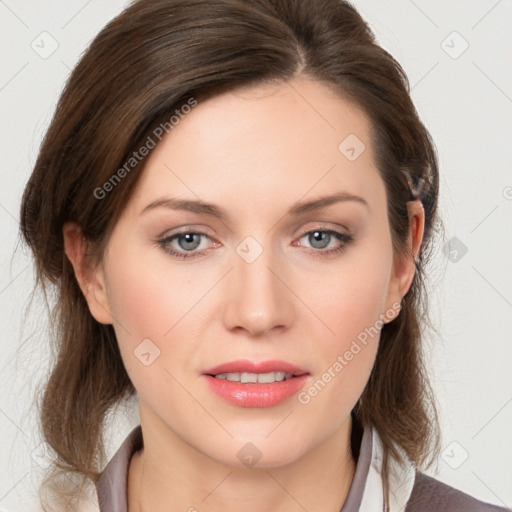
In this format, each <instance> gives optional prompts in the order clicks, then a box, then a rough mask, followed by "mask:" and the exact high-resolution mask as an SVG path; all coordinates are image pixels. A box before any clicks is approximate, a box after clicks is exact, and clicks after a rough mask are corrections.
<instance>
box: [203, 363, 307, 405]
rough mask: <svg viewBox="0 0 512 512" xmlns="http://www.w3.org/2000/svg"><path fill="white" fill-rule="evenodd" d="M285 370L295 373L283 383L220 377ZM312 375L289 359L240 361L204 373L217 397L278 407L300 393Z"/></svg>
mask: <svg viewBox="0 0 512 512" xmlns="http://www.w3.org/2000/svg"><path fill="white" fill-rule="evenodd" d="M277 371H282V372H285V373H290V374H292V375H293V377H292V378H291V379H288V380H283V381H280V382H272V383H268V384H264V383H259V382H258V383H254V382H251V383H246V384H243V383H241V382H232V381H228V380H221V379H216V378H215V377H213V375H218V374H219V373H269V372H277ZM309 377H310V374H309V373H308V372H307V371H306V370H304V369H302V368H299V367H298V366H295V365H293V364H291V363H287V362H285V361H277V360H273V361H270V360H269V361H248V360H238V361H231V362H229V363H224V364H221V365H218V366H215V367H213V368H209V369H208V370H206V371H205V372H204V373H203V378H204V379H205V381H206V384H207V385H208V388H209V389H210V390H211V391H212V392H213V393H215V394H216V395H217V396H219V397H221V398H222V399H224V400H226V401H227V402H229V403H231V404H234V405H237V406H239V407H257V408H263V407H274V406H276V405H278V404H280V403H282V402H284V401H285V400H287V399H289V398H290V397H292V396H293V395H295V394H296V393H298V392H299V391H300V390H301V389H302V388H303V387H304V385H305V384H306V382H307V381H308V380H309Z"/></svg>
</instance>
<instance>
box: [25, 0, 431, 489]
mask: <svg viewBox="0 0 512 512" xmlns="http://www.w3.org/2000/svg"><path fill="white" fill-rule="evenodd" d="M298 75H302V76H304V77H307V78H310V79H311V80H316V81H319V82H322V83H325V84H327V85H328V86H330V87H331V88H332V89H334V90H335V91H337V92H338V93H339V95H340V97H344V98H346V99H348V100H350V101H352V102H354V103H355V104H356V105H358V106H359V107H361V108H362V109H363V111H364V112H365V113H366V114H367V115H368V117H369V119H370V121H371V124H372V145H373V151H374V155H375V159H376V164H377V167H378V169H379V172H380V174H381V176H382V179H383V181H384V183H385V186H386V193H387V207H388V216H389V223H390V227H391V233H392V240H393V250H394V252H395V255H403V254H407V249H406V247H407V246H406V240H407V234H408V229H409V223H408V212H407V205H406V203H407V201H409V200H411V199H414V198H419V199H421V201H422V203H423V206H424V210H425V233H424V239H423V243H422V246H421V249H420V253H419V255H418V258H417V260H416V273H415V276H414V280H413V283H412V285H411V288H410V289H409V291H408V293H407V294H406V295H405V297H404V298H403V301H402V310H401V313H400V315H399V316H398V317H397V318H396V319H395V320H394V321H392V322H390V323H388V324H386V325H384V326H383V328H382V331H381V341H380V345H379V350H378V354H377V358H376V362H375V365H374V368H373V371H372V373H371V376H370V378H369V382H368V384H367V386H366V388H365V390H364V392H363V394H362V396H361V398H360V400H359V401H358V403H357V405H356V407H355V409H354V411H353V414H354V417H355V418H356V419H357V421H358V422H359V423H360V425H362V426H363V427H364V426H368V425H373V426H374V427H375V428H376V430H377V431H378V433H379V435H380V437H381V439H382V442H383V445H384V449H385V457H386V459H385V460H387V457H388V456H393V457H395V458H396V459H397V460H402V456H401V453H400V450H402V451H403V452H404V453H405V455H406V456H407V457H408V458H409V459H410V460H411V461H412V462H413V464H414V465H415V466H416V467H417V468H421V467H424V466H425V465H426V464H428V463H429V462H430V461H433V460H434V459H435V458H436V457H437V455H438V451H439V426H438V418H437V413H436V409H435V401H434V398H433V396H432V392H431V388H430V386H429V383H428V380H427V377H426V372H425V368H424V365H423V348H422V333H423V329H424V325H426V322H427V320H428V314H427V307H426V293H425V291H426V290H425V284H424V277H425V271H424V269H425V264H426V263H427V261H428V258H429V252H431V251H430V249H431V247H432V240H433V236H432V235H433V233H434V232H435V231H436V227H437V226H439V225H440V221H439V219H438V217H437V202H438V164H437V156H436V152H435V147H434V144H433V142H432V140H431V138H430V135H429V133H428V131H427V130H426V128H425V126H424V125H423V124H422V122H421V121H420V119H419V117H418V114H417V112H416V109H415V107H414V105H413V103H412V100H411V98H410V95H409V92H410V90H409V83H408V79H407V76H406V74H405V72H404V70H403V69H402V67H401V66H400V64H398V63H397V62H396V61H395V60H394V58H393V57H392V56H391V55H390V54H389V53H388V52H386V51H385V50H384V49H383V48H381V47H380V46H379V45H378V44H377V43H376V42H375V38H374V36H373V34H372V32H371V30H370V28H369V27H368V25H367V24H366V23H365V21H364V20H363V19H362V18H361V16H360V15H359V14H358V12H357V11H356V10H355V8H354V7H353V6H352V5H351V4H350V3H349V2H345V1H341V0H315V1H309V0H251V2H246V1H244V0H216V1H215V2H209V1H207V0H139V1H136V2H134V3H132V4H131V5H130V6H129V7H128V8H127V9H126V10H125V11H123V12H122V13H121V14H120V15H119V16H117V17H116V18H115V19H113V20H112V21H111V22H110V23H109V24H108V25H107V26H106V27H105V28H104V29H103V30H102V31H101V32H100V33H99V34H98V35H97V37H96V38H95V39H94V40H93V41H92V43H91V45H90V47H89V48H88V50H87V51H86V52H85V53H84V55H83V56H82V58H81V59H80V61H79V63H78V64H77V66H76V67H75V69H74V70H73V72H72V73H71V75H70V77H69V80H68V81H67V83H66V86H65V88H64V91H63V93H62V95H61V97H60V99H59V102H58V105H57V108H56V111H55V114H54V117H53V119H52V122H51V125H50V127H49V129H48V131H47V133H46V135H45V137H44V140H43V143H42V146H41V149H40V152H39V155H38V158H37V161H36V164H35V167H34V170H33V172H32V175H31V177H30V179H29V181H28V183H27V186H26V189H25V191H24V195H23V200H22V204H21V233H22V235H23V237H24V239H25V241H26V242H27V243H28V245H29V246H30V247H31V249H32V251H33V253H34V257H35V265H36V271H37V281H36V286H40V287H41V289H42V291H43V292H44V296H45V298H46V297H47V290H48V287H49V286H50V287H52V290H53V291H54V292H55V293H56V298H55V303H54V305H53V306H52V310H51V320H52V322H51V323H52V324H53V325H54V326H55V327H54V332H53V333H52V334H51V336H52V340H53V341H54V344H55V345H54V346H55V362H54V365H53V367H52V370H51V374H50V376H49V379H48V381H47V383H45V387H44V390H43V395H42V399H41V403H40V422H41V429H42V433H43V436H44V439H45V440H46V442H47V443H48V444H49V445H50V446H51V447H52V448H53V450H55V452H56V454H57V455H58V458H57V460H56V461H55V464H54V467H53V473H52V474H51V475H50V477H49V478H48V479H47V483H48V482H50V481H51V480H52V479H54V478H56V477H57V476H58V475H59V474H62V473H63V472H71V473H75V474H78V475H82V476H83V477H84V481H85V479H87V478H89V479H91V480H92V481H95V479H96V478H97V476H98V473H99V471H101V469H102V464H103V463H104V459H105V452H104V439H103V432H104V428H105V421H106V418H107V416H108V414H109V412H111V411H112V409H113V407H114V406H115V405H116V404H119V403H121V402H122V401H123V400H124V399H126V398H128V397H131V396H133V395H134V393H135V389H134V387H133V385H132V383H131V381H130V379H129V378H128V375H127V373H126V370H125V368H124V365H123V362H122V359H121V356H120V352H119V349H118V345H117V341H116V337H115V333H114V330H113V327H112V326H111V325H103V324H100V323H98V322H97V321H95V319H94V318H93V317H92V315H91V314H90V311H89V309H88V306H87V302H86V300H85V298H84V296H83V294H82V292H81V290H80V287H79V286H78V283H77V280H76V278H75V274H74V271H73V267H72V266H71V264H70V262H69V261H68V259H67V257H66V256H65V253H64V247H63V233H62V229H63V225H64V223H65V222H68V221H73V222H76V223H77V224H78V225H79V226H80V227H81V230H82V233H83V237H84V239H85V240H86V241H87V242H88V244H89V248H90V251H89V252H88V254H87V257H88V258H90V259H91V260H95V261H98V260H99V259H101V255H102V251H103V249H104V247H105V244H106V243H107V240H108V237H109V233H110V232H111V230H112V228H113V226H114V225H115V223H116V221H117V219H118V218H119V216H120V214H121V212H122V211H123V208H124V206H125V205H126V204H127V201H128V200H129V198H130V195H131V194H132V192H133V190H134V187H135V185H136V184H137V181H138V179H139V178H140V176H141V171H142V169H143V161H140V162H137V163H136V164H135V165H133V168H131V169H130V170H129V172H126V173H125V176H124V177H123V180H122V183H119V184H117V186H115V187H114V188H113V190H112V191H111V192H110V193H109V194H107V195H106V196H105V197H103V198H100V199H98V198H97V196H98V194H97V192H96V193H95V191H97V190H98V189H99V188H101V187H103V186H104V184H105V183H107V182H109V180H111V179H112V176H113V175H114V174H115V173H116V172H117V171H118V170H119V169H120V168H122V166H123V165H124V164H125V162H127V160H129V159H130V157H131V156H132V155H133V152H134V151H136V150H137V149H138V148H140V147H141V146H142V145H143V144H144V142H145V141H147V137H148V136H150V135H151V133H153V131H154V128H155V126H157V125H159V123H162V121H163V120H165V119H168V118H169V116H170V115H171V113H172V112H174V111H175V110H176V109H179V108H180V106H183V105H184V104H185V103H187V101H189V100H190V99H191V98H194V99H195V100H196V101H199V102H200V101H203V100H205V99H207V98H209V97H212V96H215V95H218V94H221V93H223V92H228V91H233V90H236V89H237V88H241V87H246V86H251V85H263V84H266V83H280V82H284V81H289V80H290V79H292V78H293V77H295V76H298ZM152 130H153V131H152ZM409 256H412V255H411V254H410V253H409ZM397 448H398V449H397ZM429 456H430V457H429ZM385 480H386V479H385Z"/></svg>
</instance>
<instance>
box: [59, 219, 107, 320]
mask: <svg viewBox="0 0 512 512" xmlns="http://www.w3.org/2000/svg"><path fill="white" fill-rule="evenodd" d="M62 234H63V237H64V251H65V253H66V256H67V258H68V260H69V261H70V263H71V265H72V266H73V270H74V272H75V277H76V280H77V282H78V285H79V286H80V289H81V290H82V293H83V294H84V297H85V299H86V300H87V304H88V306H89V310H90V312H91V314H92V316H93V317H94V318H95V319H96V320H97V321H98V322H100V323H102V324H111V323H112V315H111V314H110V307H109V304H108V297H107V293H106V288H105V279H104V275H103V268H102V266H101V264H100V265H97V266H96V267H94V268H93V267H91V266H90V265H89V264H88V262H87V258H86V257H85V255H86V250H87V242H86V240H85V239H84V238H83V237H82V231H81V229H80V227H79V226H78V225H77V224H75V223H73V222H68V223H66V224H64V227H63V229H62Z"/></svg>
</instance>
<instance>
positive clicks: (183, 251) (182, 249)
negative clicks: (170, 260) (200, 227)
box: [157, 231, 209, 259]
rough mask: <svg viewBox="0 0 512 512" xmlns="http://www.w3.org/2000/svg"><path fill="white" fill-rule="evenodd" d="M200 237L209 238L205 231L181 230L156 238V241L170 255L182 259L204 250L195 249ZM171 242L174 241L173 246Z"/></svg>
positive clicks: (199, 243) (199, 242) (196, 254)
mask: <svg viewBox="0 0 512 512" xmlns="http://www.w3.org/2000/svg"><path fill="white" fill-rule="evenodd" d="M202 237H206V238H209V236H208V235H207V234H206V233H202V232H200V231H181V232H180V233H175V234H174V235H171V236H169V237H166V238H163V239H161V240H158V241H157V243H158V245H159V246H160V247H161V248H162V249H163V250H164V251H165V252H166V253H168V254H170V255H171V256H175V257H177V258H183V259H186V258H195V257H196V256H198V254H200V253H201V252H204V250H205V249H202V250H200V251H196V249H197V248H198V247H199V246H200V245H201V238H202ZM173 242H176V243H175V245H174V246H173V245H172V244H173ZM176 246H177V248H176ZM189 253H190V254H189Z"/></svg>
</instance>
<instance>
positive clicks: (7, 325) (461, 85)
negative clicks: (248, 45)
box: [0, 0, 512, 512]
mask: <svg viewBox="0 0 512 512" xmlns="http://www.w3.org/2000/svg"><path fill="white" fill-rule="evenodd" d="M354 4H355V5H356V7H357V8H359V10H360V12H361V13H362V15H363V16H364V17H365V18H366V19H367V20H368V21H369V22H370V24H371V26H372V27H373V29H374V30H375V32H376V34H377V37H378V40H379V42H380V43H381V44H382V45H383V46H384V47H385V48H386V49H387V50H388V51H389V52H390V53H391V54H392V55H394V56H395V58H396V59H397V60H398V61H399V62H400V63H401V64H402V65H403V67H404V69H405V70H406V72H407V74H408V76H409V78H410V82H411V87H412V95H413V99H414V102H415V104H416V106H417V108H418V111H419V113H420V116H421V117H422V119H423V120H424V122H425V124H426V125H427V127H428V129H429V130H430V131H431V133H432V135H433V137H434V140H435V142H436V145H437V148H438V151H439V158H440V170H441V189H442V190H441V212H442V216H443V219H444V222H445V226H446V239H445V240H444V242H443V243H442V244H440V246H439V247H438V251H437V253H436V256H435V260H434V264H433V265H432V277H433V281H432V285H431V301H432V313H433V317H434V320H435V322H436V325H437V326H438V329H439V335H438V336H431V338H432V339H431V347H432V348H431V361H430V364H431V373H432V380H433V383H434V386H435V391H436V393H437V396H438V400H439V406H440V412H441V419H442V432H443V449H444V451H443V456H442V457H441V459H440V460H439V463H438V465H437V467H435V468H432V470H431V471H430V474H432V475H435V476H436V477H437V478H438V479H440V480H442V481H444V482H446V483H448V484H450V485H453V486H455V487H457V488H459V489H461V490H463V491H465V492H467V493H470V494H472V495H473V496H475V497H477V498H479V499H482V500H485V501H489V502H492V503H495V504H499V505H502V506H504V505H507V506H509V507H511V506H512V485H511V484H512V471H511V469H510V461H511V460H512V436H511V425H512V385H511V384H512V382H511V381H512V379H511V372H510V363H511V359H512V358H511V356H512V343H511V341H512V340H511V334H510V333H511V331H512V272H511V266H510V262H511V261H512V258H511V256H512V236H511V234H512V230H511V227H512V226H511V224H512V222H511V220H512V215H511V213H512V172H511V169H510V163H511V161H512V143H511V141H512V137H511V135H512V133H511V114H512V73H511V68H510V62H511V59H510V57H511V56H512V51H511V50H512V38H511V36H510V26H512V1H511V0H500V1H496V0H478V1H476V0H473V1H463V0H452V1H450V2H446V1H441V0H436V1H431V2H427V1H421V0H415V1H414V2H413V1H412V0H401V1H398V0H394V1H388V2H382V1H378V0H355V2H354ZM125 5H126V2H125V1H121V0H109V1H100V0H89V1H83V0H80V1H79V0H68V1H67V2H62V1H58V0H46V1H44V2H43V1H39V2H37V1H36V0H27V1H20V0H5V1H3V0H0V38H1V41H0V44H1V48H2V52H1V56H0V58H1V62H0V70H1V71H0V109H1V110H0V111H1V114H0V115H1V119H2V122H1V126H0V129H1V133H0V144H1V158H0V165H1V178H0V179H1V182H0V183H1V185H0V222H1V235H2V242H1V244H0V266H1V267H0V308H1V309H0V314H1V324H0V325H1V326H2V329H1V330H0V336H1V338H0V358H1V361H2V367H1V371H0V385H1V388H0V389H1V393H0V431H1V435H2V437H1V441H0V510H2V511H9V512H18V511H27V512H31V511H36V510H40V508H39V506H38V501H37V498H36V494H35V493H36V489H37V485H38V481H39V478H40V476H41V468H40V464H42V465H44V462H43V461H42V460H41V459H40V458H39V457H38V455H37V454H38V453H39V452H38V451H37V450H36V451H35V452H33V450H34V449H36V447H37V446H38V445H39V443H40V439H39V436H38V433H37V430H36V428H35V426H34V415H33V411H31V410H30V403H31V401H32V400H33V393H34V389H35V384H36V382H37V380H38V378H40V377H41V376H43V375H44V374H45V372H46V364H47V357H48V356H47V350H46V338H45V331H44V329H45V325H46V317H45V310H44V308H43V307H42V305H41V304H39V303H37V302H36V304H35V307H34V308H33V310H32V313H31V315H30V316H29V317H28V318H25V317H24V308H25V306H26V304H27V300H28V295H29V293H30V291H31V287H32V282H33V269H32V264H31V260H30V258H29V255H28V251H26V250H24V249H20V250H18V252H16V253H14V248H15V243H16V240H17V230H18V218H19V214H18V210H19V203H20V199H21V194H22V190H23V187H24V185H25V183H26V181H27V179H28V177H29V175H30V172H31V168H32V166H33V164H34V162H35V159H36V156H37V151H38V148H39V144H40V142H41V138H42V135H43V133H44V131H45V129H46V127H47V126H48V123H49V121H50V118H51V115H52V112H53V109H54V106H55V103H56V100H57V98H58V96H59V93H60V91H61V89H62V87H63V84H64V81H65V80H66V77H67V76H68V74H69V72H70V69H71V68H72V67H73V65H74V64H75V63H76V61H77V59H78V57H79V55H80V54H81V53H82V52H83V51H84V49H85V48H86V46H87V45H88V43H89V42H90V41H91V40H92V38H93V37H94V36H95V35H96V34H97V32H98V31H99V30H100V29H101V28H102V27H103V26H104V25H105V23H106V22H107V21H108V20H110V19H111V18H112V17H113V16H114V15H116V14H117V13H118V12H119V11H120V10H121V9H122V8H123V7H124V6H125ZM45 31H46V32H48V33H49V34H50V36H48V35H44V34H43V35H41V34H42V33H43V32H45ZM454 32H457V33H458V34H454ZM52 40H55V41H56V43H57V44H58V48H56V50H55V51H54V52H53V53H52V54H51V55H49V56H48V55H46V54H45V52H47V53H49V52H50V50H51V49H52V44H53V45H55V43H54V42H53V41H52ZM466 45H469V46H468V48H467V49H466V50H465V51H464V52H463V53H462V50H464V48H465V46H466ZM33 47H34V48H35V49H37V51H35V49H33ZM37 52H39V53H37ZM41 54H42V55H41ZM459 54H460V55H459ZM43 57H46V58H43ZM453 237H456V238H457V239H458V240H459V241H457V240H455V241H454V238H453ZM443 244H448V249H449V251H451V256H449V257H448V256H447V255H446V252H447V251H445V250H444V248H443ZM461 244H463V245H461ZM464 247H466V248H467V253H465V254H463V252H464ZM461 249H462V252H461ZM454 250H455V251H456V252H453V251H454ZM13 254H14V256H13ZM461 256H462V257H461ZM27 338H30V339H29V341H28V342H27V345H26V346H25V348H24V349H23V351H21V352H20V353H19V355H18V357H17V358H16V357H15V353H16V352H17V351H18V350H19V347H20V345H21V342H22V341H23V340H25V339H27ZM136 422H137V414H136V413H134V414H132V415H128V416H127V417H124V416H123V417H122V419H121V420H120V421H119V423H118V424H116V425H115V426H114V427H113V428H112V429H111V434H112V435H111V437H110V447H109V452H110V453H111V454H112V453H113V451H114V450H115V449H116V448H117V446H118V444H119V443H120V442H121V441H122V439H124V437H125V436H126V435H127V433H128V432H129V430H130V429H131V428H132V426H133V425H135V424H136Z"/></svg>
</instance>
